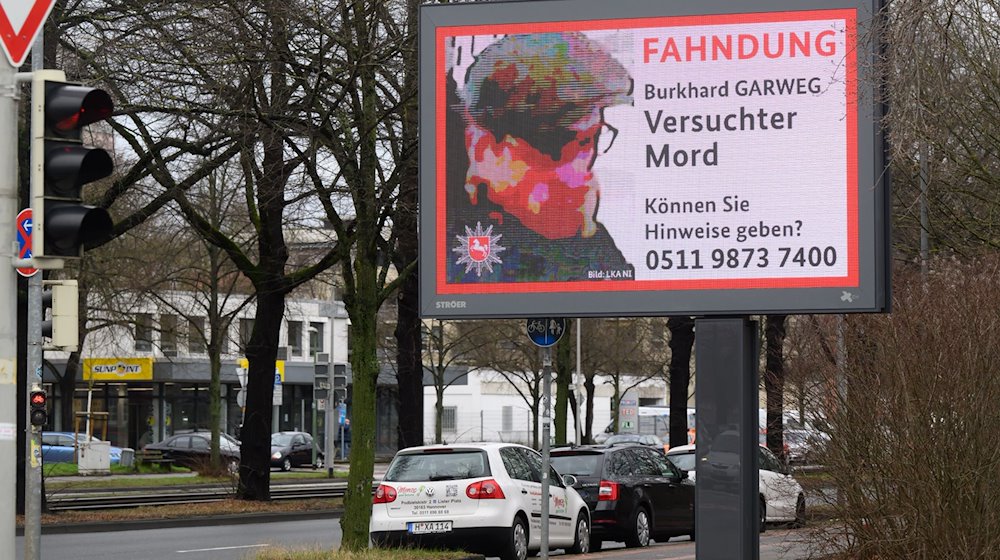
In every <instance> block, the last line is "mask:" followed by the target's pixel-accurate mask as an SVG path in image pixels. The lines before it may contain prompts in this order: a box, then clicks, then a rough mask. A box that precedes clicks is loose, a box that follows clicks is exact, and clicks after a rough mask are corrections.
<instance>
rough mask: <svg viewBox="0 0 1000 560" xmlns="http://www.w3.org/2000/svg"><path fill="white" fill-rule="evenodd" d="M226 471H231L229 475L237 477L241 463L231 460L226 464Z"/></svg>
mask: <svg viewBox="0 0 1000 560" xmlns="http://www.w3.org/2000/svg"><path fill="white" fill-rule="evenodd" d="M226 469H228V470H229V474H231V475H236V474H239V472H240V462H239V461H237V460H236V459H230V460H229V463H227V464H226Z"/></svg>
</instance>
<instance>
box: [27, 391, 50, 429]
mask: <svg viewBox="0 0 1000 560" xmlns="http://www.w3.org/2000/svg"><path fill="white" fill-rule="evenodd" d="M28 402H29V404H30V405H31V425H32V426H44V425H46V424H48V423H49V409H48V404H49V398H48V395H46V394H45V391H32V392H31V395H29V397H28Z"/></svg>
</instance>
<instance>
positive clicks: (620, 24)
mask: <svg viewBox="0 0 1000 560" xmlns="http://www.w3.org/2000/svg"><path fill="white" fill-rule="evenodd" d="M814 20H843V21H844V22H845V29H846V37H845V45H846V48H847V51H848V53H852V54H853V53H854V52H856V49H857V48H858V44H857V43H858V37H857V12H856V10H854V9H829V10H806V11H784V12H754V13H746V14H724V15H697V16H664V17H651V18H628V19H601V20H584V21H551V22H529V23H510V24H497V25H469V26H451V27H439V28H437V34H436V36H435V53H434V59H435V65H436V68H435V92H434V98H435V107H436V122H435V143H436V150H435V151H436V156H435V164H436V181H435V182H436V185H435V190H436V200H437V208H435V226H436V227H435V232H434V235H435V241H434V242H435V247H436V249H437V251H436V252H437V261H436V263H435V265H434V266H435V270H436V271H437V274H436V277H437V278H436V286H435V288H436V292H437V293H438V294H442V295H446V294H499V293H556V292H613V291H660V290H696V289H750V288H825V287H830V288H838V287H855V286H858V284H859V257H858V243H859V240H858V235H859V232H858V147H857V146H858V144H857V143H858V130H857V116H858V83H857V61H856V57H855V56H846V57H845V79H846V95H847V99H846V110H847V114H846V118H845V125H844V126H845V127H846V141H847V150H846V163H847V169H846V185H845V187H846V189H847V192H846V195H847V196H846V202H847V216H845V218H846V220H847V222H846V223H847V249H848V255H847V260H848V262H847V275H846V276H814V277H795V278H743V279H740V278H733V279H690V280H684V279H677V280H641V281H635V280H628V281H619V280H603V281H600V282H577V281H554V282H518V283H509V282H507V283H469V284H462V283H453V284H449V283H448V282H447V274H446V260H445V258H444V255H447V254H448V250H447V224H446V208H445V200H446V196H445V190H446V153H447V152H446V150H445V142H446V127H445V120H446V114H447V111H446V94H445V91H446V89H445V88H446V72H445V71H444V69H445V68H446V60H445V50H446V49H445V42H446V40H447V39H449V38H451V37H459V36H470V35H493V34H513V33H543V32H561V31H591V30H594V31H596V30H608V29H637V28H655V27H684V26H696V25H725V24H740V23H780V22H796V21H814Z"/></svg>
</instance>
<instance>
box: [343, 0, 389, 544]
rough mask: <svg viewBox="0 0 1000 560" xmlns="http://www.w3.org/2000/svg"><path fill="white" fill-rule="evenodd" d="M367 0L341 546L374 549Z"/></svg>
mask: <svg viewBox="0 0 1000 560" xmlns="http://www.w3.org/2000/svg"><path fill="white" fill-rule="evenodd" d="M362 7H363V4H355V5H354V6H353V7H352V8H351V9H350V10H347V9H345V10H344V11H343V14H344V17H345V18H346V21H345V25H347V26H348V27H349V28H350V29H351V33H352V34H353V41H354V42H355V43H356V44H352V45H351V46H350V47H349V48H348V49H347V51H348V58H349V59H350V60H352V61H358V64H359V66H360V70H359V71H358V77H357V81H356V83H357V84H358V87H357V89H358V96H357V97H356V98H355V99H357V101H356V103H357V105H358V106H357V109H360V111H356V112H355V114H354V115H353V121H354V124H355V126H356V128H357V130H358V143H357V146H356V148H355V149H356V152H357V159H356V161H357V169H356V175H355V176H354V177H353V178H352V180H351V181H350V183H351V184H352V185H353V187H354V188H353V190H352V193H351V196H352V199H353V202H354V207H355V209H356V212H357V217H356V219H355V224H356V228H357V229H356V231H357V234H356V243H355V245H354V252H355V257H354V266H353V270H350V271H347V272H348V277H347V278H348V279H347V280H346V281H345V284H346V286H345V287H346V291H345V294H344V304H345V306H346V307H347V313H348V315H349V317H350V319H351V325H352V332H353V333H354V335H355V338H354V352H353V354H352V355H351V366H352V368H353V370H354V385H353V387H352V389H351V390H352V393H351V397H352V401H353V409H352V420H351V432H352V434H351V453H350V461H351V469H350V472H349V474H348V479H347V490H346V493H345V494H344V516H343V517H341V519H340V529H341V533H342V534H343V536H342V538H341V545H340V546H341V548H342V549H344V550H350V551H360V550H364V549H366V548H368V541H369V537H368V522H369V520H370V519H371V513H372V473H373V471H374V468H375V393H376V390H377V380H378V372H379V361H378V335H377V332H376V325H377V322H378V310H379V307H380V305H381V303H382V301H381V299H380V297H381V294H380V293H379V290H380V283H379V279H378V262H379V250H378V243H379V241H380V233H381V232H380V229H379V204H378V194H379V192H378V187H377V165H378V157H379V156H378V153H377V152H376V141H377V139H376V130H377V126H376V125H377V123H378V119H379V115H378V107H377V105H376V97H377V95H378V92H377V91H376V77H375V65H374V64H368V63H361V61H362V60H363V59H365V58H366V57H367V56H370V55H369V54H368V52H367V50H366V45H368V44H370V41H371V40H372V37H373V36H374V33H375V32H374V30H373V29H371V28H370V27H369V23H368V21H367V20H366V15H365V10H363V9H362Z"/></svg>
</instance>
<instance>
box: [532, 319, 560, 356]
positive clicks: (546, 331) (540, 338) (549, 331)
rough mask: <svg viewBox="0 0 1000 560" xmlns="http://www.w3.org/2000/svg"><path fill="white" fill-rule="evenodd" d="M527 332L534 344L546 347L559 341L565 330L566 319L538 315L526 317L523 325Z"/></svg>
mask: <svg viewBox="0 0 1000 560" xmlns="http://www.w3.org/2000/svg"><path fill="white" fill-rule="evenodd" d="M524 329H525V331H527V333H528V338H530V339H531V342H534V343H535V345H536V346H541V347H542V348H548V347H549V346H553V345H554V344H555V343H557V342H559V339H560V338H562V335H563V333H564V332H566V319H563V318H562V317H539V318H535V319H528V322H527V323H526V324H525V327H524Z"/></svg>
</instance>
